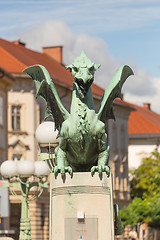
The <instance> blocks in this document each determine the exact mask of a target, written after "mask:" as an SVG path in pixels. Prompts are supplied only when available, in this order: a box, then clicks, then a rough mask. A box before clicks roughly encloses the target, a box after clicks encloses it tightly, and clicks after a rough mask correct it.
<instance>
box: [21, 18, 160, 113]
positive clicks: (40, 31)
mask: <svg viewBox="0 0 160 240" xmlns="http://www.w3.org/2000/svg"><path fill="white" fill-rule="evenodd" d="M19 37H20V38H21V40H22V41H25V42H26V43H27V47H29V48H32V49H35V50H39V51H40V50H41V48H42V47H43V46H53V45H62V46H64V58H63V61H64V63H65V64H70V63H71V62H72V61H73V60H74V58H76V57H78V56H79V54H80V52H81V51H82V50H85V51H86V54H87V56H88V57H89V58H90V59H91V60H92V61H93V62H95V63H100V64H101V68H100V69H99V70H97V73H96V75H95V82H96V83H97V84H98V85H100V86H102V87H103V88H105V87H106V85H107V83H108V81H109V80H110V78H111V77H112V75H113V74H114V72H115V71H116V70H117V68H118V67H119V66H120V65H123V64H126V63H124V61H123V60H122V59H119V60H115V59H114V58H113V56H112V55H111V53H109V51H108V48H107V43H106V42H105V41H104V40H103V39H101V38H98V37H92V36H89V35H87V34H83V33H81V34H77V35H76V34H74V33H73V32H72V30H71V29H70V28H69V27H68V26H67V25H66V24H65V23H64V22H63V21H51V20H50V21H46V22H44V23H43V24H37V25H35V26H33V27H32V28H30V29H28V30H27V31H26V32H24V33H21V34H20V36H19ZM127 65H129V66H130V67H131V68H132V69H133V71H134V73H135V75H134V76H132V77H130V78H129V79H128V80H127V82H126V83H125V86H124V88H123V92H124V94H125V99H126V100H127V101H129V102H133V103H135V104H140V105H141V104H142V103H143V102H150V103H151V104H152V106H153V109H155V110H157V111H159V109H158V108H159V106H158V99H159V97H158V94H159V96H160V87H159V88H158V87H157V81H160V79H156V78H154V77H153V76H152V75H151V73H149V72H147V71H146V70H143V69H140V68H138V67H137V66H136V65H135V63H133V62H132V61H129V62H128V63H127Z"/></svg>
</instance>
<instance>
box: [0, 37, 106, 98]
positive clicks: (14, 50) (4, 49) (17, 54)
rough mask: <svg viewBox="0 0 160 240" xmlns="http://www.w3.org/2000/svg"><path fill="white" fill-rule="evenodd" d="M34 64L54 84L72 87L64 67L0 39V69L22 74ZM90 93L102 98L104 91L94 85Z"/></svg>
mask: <svg viewBox="0 0 160 240" xmlns="http://www.w3.org/2000/svg"><path fill="white" fill-rule="evenodd" d="M34 64H41V65H43V66H45V67H46V68H47V70H48V72H49V73H50V75H51V77H52V79H53V80H54V81H55V82H57V83H61V84H64V85H66V86H68V87H72V86H73V79H72V75H71V73H70V71H69V70H66V68H65V67H64V65H62V64H60V63H58V62H57V61H55V60H54V59H53V58H51V57H49V56H47V55H46V54H44V53H40V52H37V51H33V50H30V49H28V48H26V47H25V46H24V45H20V44H15V43H13V42H10V41H7V40H4V39H0V67H2V68H4V69H5V70H6V71H7V72H9V73H11V74H13V73H22V71H23V69H24V68H26V67H28V66H30V65H34ZM92 91H93V94H94V95H97V96H102V95H103V93H104V89H103V88H101V87H99V86H97V85H96V84H93V85H92Z"/></svg>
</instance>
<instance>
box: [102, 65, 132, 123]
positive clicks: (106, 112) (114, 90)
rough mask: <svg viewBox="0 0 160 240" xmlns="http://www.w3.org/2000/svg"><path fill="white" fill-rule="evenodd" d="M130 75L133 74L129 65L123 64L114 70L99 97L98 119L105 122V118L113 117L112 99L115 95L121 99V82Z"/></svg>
mask: <svg viewBox="0 0 160 240" xmlns="http://www.w3.org/2000/svg"><path fill="white" fill-rule="evenodd" d="M130 75H134V73H133V71H132V69H131V68H130V67H129V66H127V65H124V66H121V67H120V68H119V69H118V70H117V71H116V73H115V74H114V75H113V77H112V79H111V80H110V82H109V84H108V86H107V88H106V90H105V92H104V94H103V97H102V99H101V103H100V106H99V109H98V113H97V115H98V119H100V120H101V121H102V122H104V123H105V122H106V120H107V119H110V118H113V119H115V117H114V113H113V108H112V104H113V100H114V99H115V98H117V97H119V98H121V99H122V95H121V88H122V86H123V83H124V82H125V81H126V79H127V78H128V77H129V76H130Z"/></svg>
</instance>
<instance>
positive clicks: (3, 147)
mask: <svg viewBox="0 0 160 240" xmlns="http://www.w3.org/2000/svg"><path fill="white" fill-rule="evenodd" d="M12 84H14V78H13V77H12V76H11V75H10V74H9V73H7V72H6V71H5V70H4V69H3V68H0V165H1V163H2V162H3V161H5V160H7V159H8V124H7V119H8V111H7V109H8V88H9V87H10V86H11V85H12ZM0 187H1V186H0ZM1 194H4V191H1ZM4 197H8V194H7V196H0V199H1V201H0V215H1V214H2V212H1V211H2V208H3V207H4V206H3V201H4V199H5V198H4ZM2 199H3V201H2ZM7 215H8V214H6V213H5V217H4V216H3V215H1V221H0V230H2V231H3V230H4V229H8V228H9V218H8V217H6V216H7Z"/></svg>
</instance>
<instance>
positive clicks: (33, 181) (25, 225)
mask: <svg viewBox="0 0 160 240" xmlns="http://www.w3.org/2000/svg"><path fill="white" fill-rule="evenodd" d="M48 172H49V171H48V168H47V166H46V163H45V162H44V161H41V162H39V161H36V162H31V161H28V160H24V161H20V162H15V161H11V160H7V161H5V162H3V163H2V165H1V175H2V176H3V177H4V178H5V179H7V180H8V181H7V182H5V183H4V184H3V187H8V188H9V189H10V192H11V193H12V195H14V196H16V197H18V196H17V193H16V190H15V189H17V188H18V189H19V190H20V192H21V195H22V196H21V198H20V200H21V219H20V235H19V239H20V240H31V239H32V235H31V225H30V216H29V201H30V200H35V199H36V198H38V197H39V196H40V195H41V194H42V192H43V188H47V187H48V182H47V181H46V178H47V176H48ZM33 187H37V188H38V189H37V191H34V192H32V191H31V195H29V193H30V190H31V188H33Z"/></svg>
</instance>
